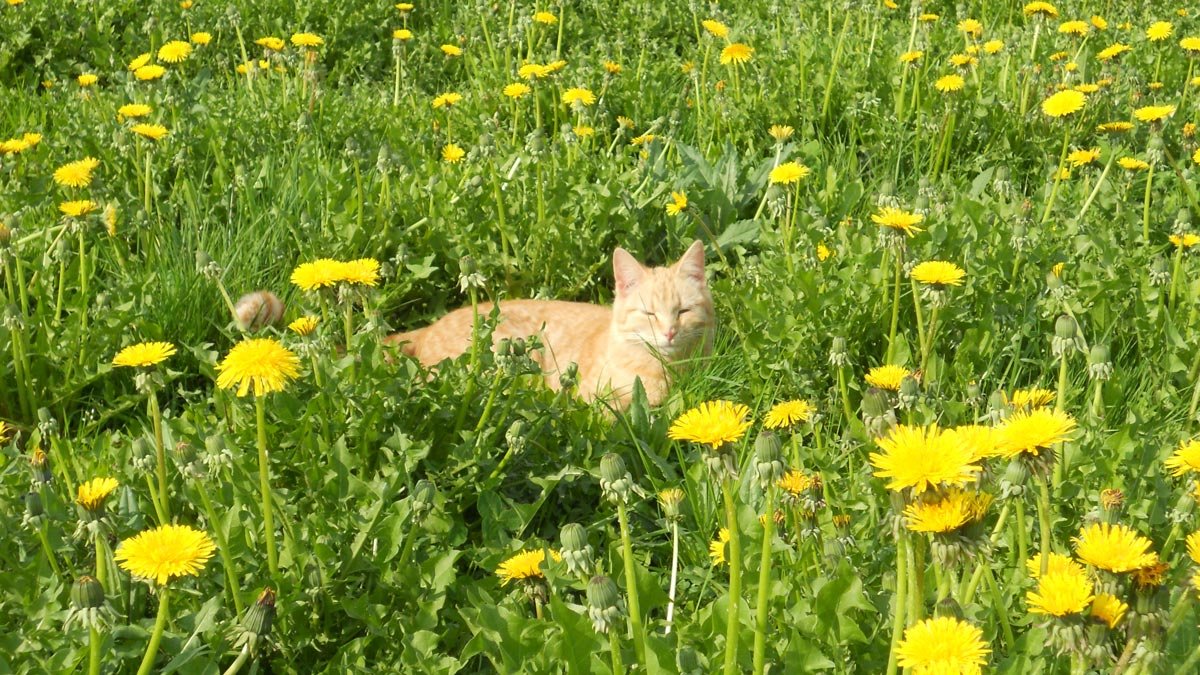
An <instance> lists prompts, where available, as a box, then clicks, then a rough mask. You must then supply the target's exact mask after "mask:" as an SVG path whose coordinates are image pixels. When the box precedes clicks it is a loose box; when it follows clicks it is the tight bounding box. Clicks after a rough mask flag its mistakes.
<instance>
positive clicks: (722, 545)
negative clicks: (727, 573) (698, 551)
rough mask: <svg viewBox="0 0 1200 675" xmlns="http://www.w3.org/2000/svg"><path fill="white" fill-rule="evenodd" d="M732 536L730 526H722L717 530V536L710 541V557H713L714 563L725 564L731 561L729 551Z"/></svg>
mask: <svg viewBox="0 0 1200 675" xmlns="http://www.w3.org/2000/svg"><path fill="white" fill-rule="evenodd" d="M731 538H732V535H730V533H729V528H727V527H722V528H721V529H720V530H719V531H718V532H717V538H716V539H713V540H712V541H711V542H709V544H708V557H709V558H711V559H712V564H713V565H724V564H726V563H728V562H729V557H728V551H729V540H730V539H731Z"/></svg>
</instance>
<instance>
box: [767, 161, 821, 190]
mask: <svg viewBox="0 0 1200 675" xmlns="http://www.w3.org/2000/svg"><path fill="white" fill-rule="evenodd" d="M811 173H812V170H811V169H809V168H808V167H807V166H804V165H803V164H801V163H799V162H784V163H783V164H780V165H779V166H777V167H775V168H774V169H771V173H770V175H769V176H768V180H769V181H770V182H771V184H772V185H791V184H793V183H798V182H800V181H801V180H802V179H804V178H806V177H807V176H808V175H809V174H811Z"/></svg>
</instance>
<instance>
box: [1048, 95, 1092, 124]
mask: <svg viewBox="0 0 1200 675" xmlns="http://www.w3.org/2000/svg"><path fill="white" fill-rule="evenodd" d="M1086 102H1087V96H1086V95H1084V94H1083V92H1078V91H1075V90H1073V89H1067V90H1065V91H1060V92H1058V93H1057V94H1054V95H1052V96H1050V98H1048V99H1046V100H1045V101H1042V112H1043V113H1045V114H1046V115H1048V116H1050V117H1065V116H1067V115H1070V114H1073V113H1076V112H1079V111H1080V110H1082V109H1083V104H1084V103H1086Z"/></svg>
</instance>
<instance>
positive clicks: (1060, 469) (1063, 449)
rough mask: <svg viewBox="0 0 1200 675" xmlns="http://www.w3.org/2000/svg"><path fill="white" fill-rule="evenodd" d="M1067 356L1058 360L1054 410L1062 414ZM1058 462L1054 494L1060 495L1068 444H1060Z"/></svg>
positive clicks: (1064, 355) (1055, 472)
mask: <svg viewBox="0 0 1200 675" xmlns="http://www.w3.org/2000/svg"><path fill="white" fill-rule="evenodd" d="M1067 354H1068V352H1066V351H1064V352H1063V354H1062V356H1061V357H1059V360H1058V396H1057V398H1056V399H1055V403H1054V409H1055V410H1056V411H1059V412H1061V411H1062V410H1064V409H1065V407H1066V402H1067ZM1057 453H1058V461H1057V462H1055V463H1054V493H1055V494H1058V491H1059V489H1060V488H1061V487H1062V480H1063V474H1064V473H1066V471H1067V446H1066V444H1063V443H1059V444H1058V450H1057Z"/></svg>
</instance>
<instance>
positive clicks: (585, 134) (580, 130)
mask: <svg viewBox="0 0 1200 675" xmlns="http://www.w3.org/2000/svg"><path fill="white" fill-rule="evenodd" d="M571 133H573V134H575V135H576V136H578V137H579V138H591V137H592V136H595V135H596V129H595V128H593V127H589V126H587V125H586V124H577V125H575V126H573V127H571Z"/></svg>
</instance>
